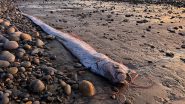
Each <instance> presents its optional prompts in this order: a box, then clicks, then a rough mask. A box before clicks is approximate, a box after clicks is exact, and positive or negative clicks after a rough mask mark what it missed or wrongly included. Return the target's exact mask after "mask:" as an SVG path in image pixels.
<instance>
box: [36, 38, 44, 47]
mask: <svg viewBox="0 0 185 104" xmlns="http://www.w3.org/2000/svg"><path fill="white" fill-rule="evenodd" d="M36 45H37V47H42V46H43V45H44V42H43V41H42V40H40V39H37V40H36Z"/></svg>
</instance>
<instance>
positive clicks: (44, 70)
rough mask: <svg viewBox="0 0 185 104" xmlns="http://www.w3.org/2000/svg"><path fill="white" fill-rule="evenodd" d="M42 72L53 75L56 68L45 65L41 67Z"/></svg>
mask: <svg viewBox="0 0 185 104" xmlns="http://www.w3.org/2000/svg"><path fill="white" fill-rule="evenodd" d="M43 72H44V73H45V74H47V75H54V74H55V72H57V70H56V69H55V68H53V67H45V68H43Z"/></svg>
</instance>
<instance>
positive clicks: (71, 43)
mask: <svg viewBox="0 0 185 104" xmlns="http://www.w3.org/2000/svg"><path fill="white" fill-rule="evenodd" d="M22 14H23V15H24V16H26V17H28V18H29V19H31V20H32V21H33V22H34V23H35V24H36V25H38V26H40V27H41V28H42V29H43V31H45V32H46V33H48V34H50V35H53V36H55V37H56V38H57V39H58V41H59V42H61V43H62V44H63V45H64V46H65V47H66V48H67V49H68V50H69V51H70V52H71V53H72V54H73V55H74V56H75V57H77V58H78V59H79V61H80V62H81V63H82V64H83V65H84V66H85V67H86V68H88V69H89V70H90V71H92V72H94V73H96V74H98V75H100V76H103V77H105V78H107V79H108V80H110V81H111V82H112V83H124V82H125V80H126V77H127V73H128V72H129V69H128V68H127V67H126V66H124V65H123V64H120V63H118V62H115V61H113V60H112V59H110V58H109V57H107V56H106V55H104V54H102V53H98V52H97V51H96V50H95V49H94V48H92V47H91V46H90V45H89V44H87V43H85V42H84V41H82V40H80V39H78V38H75V37H74V36H72V35H70V34H68V33H64V32H61V31H59V30H56V29H54V28H52V27H51V26H49V25H47V24H45V23H44V22H43V21H41V20H39V19H37V18H36V17H33V16H30V15H28V14H24V13H22Z"/></svg>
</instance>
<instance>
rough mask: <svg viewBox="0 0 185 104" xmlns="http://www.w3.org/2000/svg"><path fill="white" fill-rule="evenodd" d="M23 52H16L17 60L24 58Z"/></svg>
mask: <svg viewBox="0 0 185 104" xmlns="http://www.w3.org/2000/svg"><path fill="white" fill-rule="evenodd" d="M24 54H25V53H24V52H17V53H16V56H17V57H18V58H21V57H23V56H24Z"/></svg>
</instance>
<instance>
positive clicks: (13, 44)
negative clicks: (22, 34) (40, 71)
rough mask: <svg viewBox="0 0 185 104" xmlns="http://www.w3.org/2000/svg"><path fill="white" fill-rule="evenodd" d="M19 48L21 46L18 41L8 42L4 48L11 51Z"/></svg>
mask: <svg viewBox="0 0 185 104" xmlns="http://www.w3.org/2000/svg"><path fill="white" fill-rule="evenodd" d="M18 47H19V44H18V43H17V42H16V41H8V42H6V43H5V44H4V48H5V49H8V50H11V49H17V48H18Z"/></svg>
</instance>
